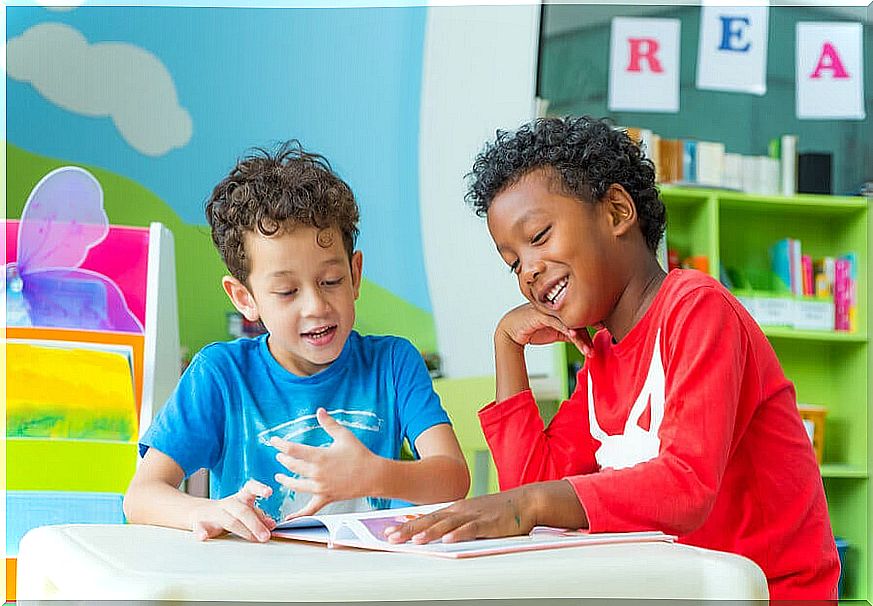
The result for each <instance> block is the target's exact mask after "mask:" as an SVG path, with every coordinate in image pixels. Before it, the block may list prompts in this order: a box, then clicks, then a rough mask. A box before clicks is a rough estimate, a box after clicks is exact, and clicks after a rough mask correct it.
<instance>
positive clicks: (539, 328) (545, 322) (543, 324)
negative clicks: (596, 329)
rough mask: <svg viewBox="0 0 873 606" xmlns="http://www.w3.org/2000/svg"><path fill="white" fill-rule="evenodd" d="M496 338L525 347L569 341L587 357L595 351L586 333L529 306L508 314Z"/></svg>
mask: <svg viewBox="0 0 873 606" xmlns="http://www.w3.org/2000/svg"><path fill="white" fill-rule="evenodd" d="M496 336H497V337H503V338H506V339H509V340H510V341H512V342H513V343H516V344H517V345H520V346H522V347H524V346H525V345H547V344H549V343H555V342H556V341H567V342H570V343H572V344H573V345H575V346H576V347H577V348H579V351H581V352H582V353H583V354H585V355H586V356H590V355H591V354H592V353H593V351H594V346H593V344H592V342H591V336H590V335H589V334H588V331H587V330H585V329H584V328H583V329H579V330H576V329H573V328H569V327H567V326H565V325H564V324H563V323H562V322H561V321H560V320H559V319H557V318H555V317H553V316H549V315H547V314H544V313H542V312H540V311H538V310H537V309H536V308H534V306H533V305H531V304H530V303H524V304H523V305H519V306H518V307H516V308H515V309H512V310H510V311H509V312H507V314H506V315H505V316H503V318H502V319H501V320H500V322H499V323H498V324H497V331H496Z"/></svg>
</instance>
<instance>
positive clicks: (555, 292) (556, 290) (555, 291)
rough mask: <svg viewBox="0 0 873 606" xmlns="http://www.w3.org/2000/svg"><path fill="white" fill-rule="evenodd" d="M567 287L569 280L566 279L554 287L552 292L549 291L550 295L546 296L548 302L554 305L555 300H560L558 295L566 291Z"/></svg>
mask: <svg viewBox="0 0 873 606" xmlns="http://www.w3.org/2000/svg"><path fill="white" fill-rule="evenodd" d="M566 286H567V278H564V279H563V280H561V281H560V282H558V283H557V284H555V285H554V286H553V287H552V290H550V291H549V294H547V295H546V300H547V301H548V302H549V303H554V302H555V299H557V298H558V295H559V294H561V291H562V290H564V287H566Z"/></svg>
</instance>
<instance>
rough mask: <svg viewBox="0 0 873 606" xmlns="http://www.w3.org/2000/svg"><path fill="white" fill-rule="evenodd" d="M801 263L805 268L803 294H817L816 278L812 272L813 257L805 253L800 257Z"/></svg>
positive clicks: (809, 295)
mask: <svg viewBox="0 0 873 606" xmlns="http://www.w3.org/2000/svg"><path fill="white" fill-rule="evenodd" d="M800 264H801V266H802V269H803V294H804V296H807V297H811V296H812V295H814V294H815V279H814V278H813V273H812V257H811V256H809V255H803V256H801V257H800Z"/></svg>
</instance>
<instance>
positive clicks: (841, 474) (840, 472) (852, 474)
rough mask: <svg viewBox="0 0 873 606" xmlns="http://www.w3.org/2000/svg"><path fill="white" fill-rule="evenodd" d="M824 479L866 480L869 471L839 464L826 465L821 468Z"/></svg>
mask: <svg viewBox="0 0 873 606" xmlns="http://www.w3.org/2000/svg"><path fill="white" fill-rule="evenodd" d="M821 476H822V477H823V478H849V479H852V478H854V479H866V478H867V470H866V469H865V468H863V467H857V466H855V465H843V464H839V463H825V464H823V465H822V466H821Z"/></svg>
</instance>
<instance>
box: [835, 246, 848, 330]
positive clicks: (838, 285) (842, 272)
mask: <svg viewBox="0 0 873 606" xmlns="http://www.w3.org/2000/svg"><path fill="white" fill-rule="evenodd" d="M850 265H851V262H850V261H849V259H847V258H845V257H840V258H839V259H837V260H836V261H834V330H841V331H850V330H851V329H852V323H851V318H850V307H851V296H852V294H851V289H852V286H851V280H852V278H851V267H850Z"/></svg>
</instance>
